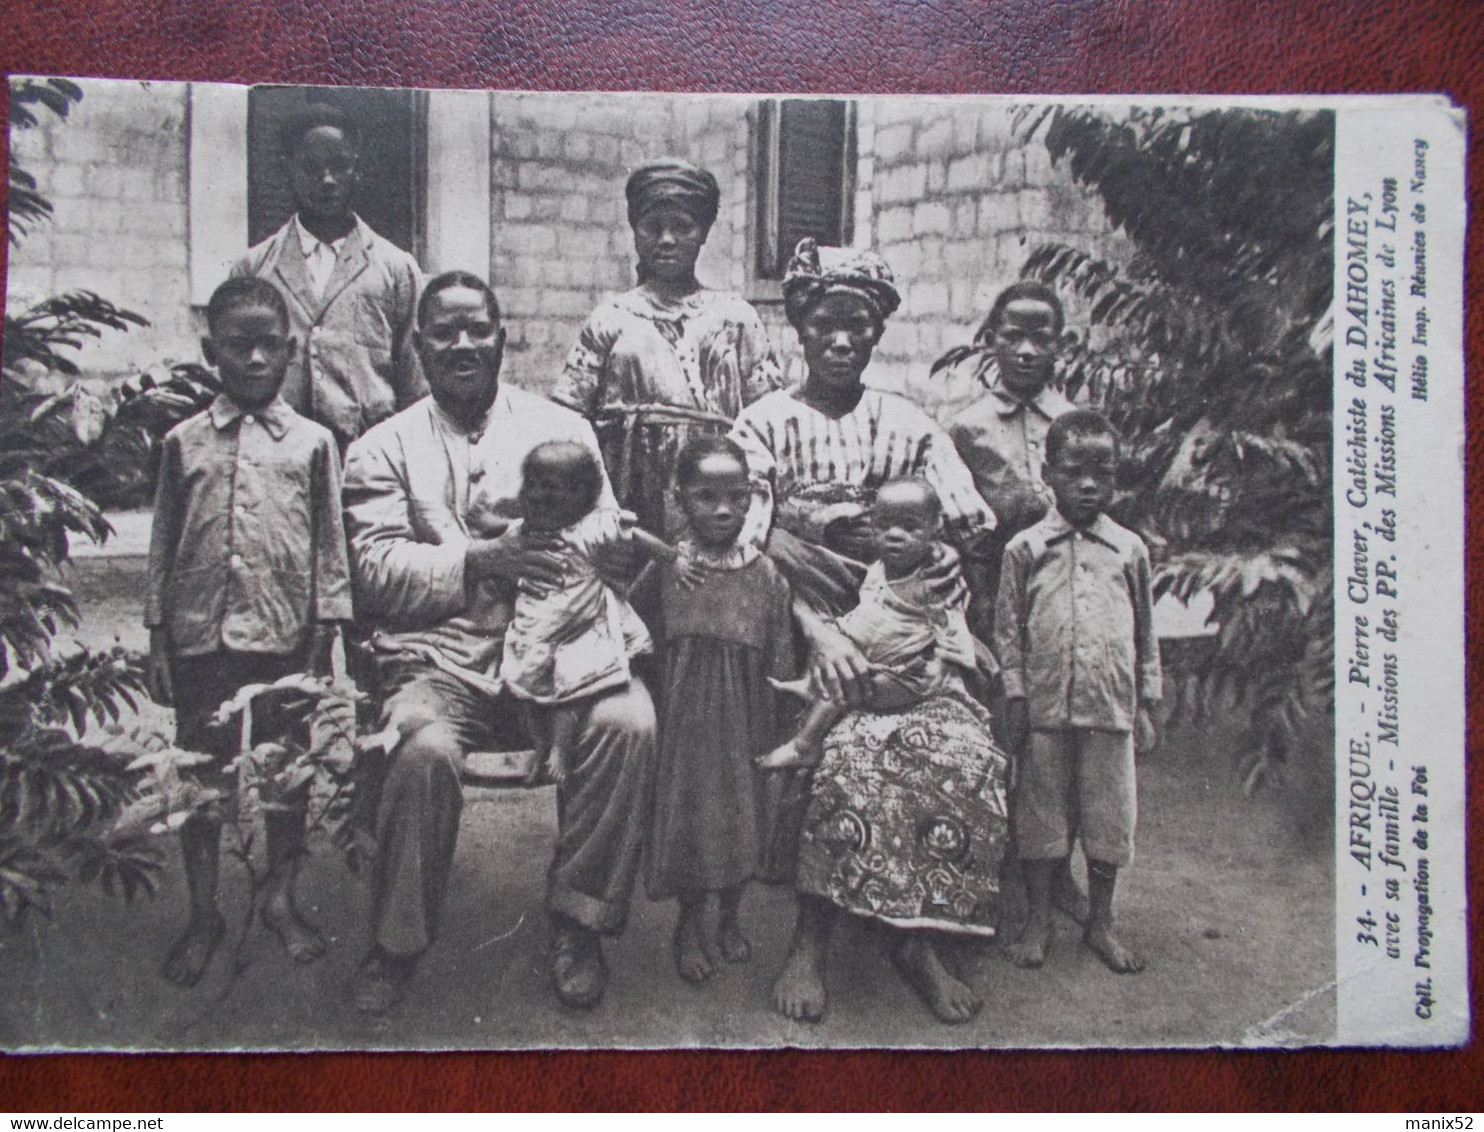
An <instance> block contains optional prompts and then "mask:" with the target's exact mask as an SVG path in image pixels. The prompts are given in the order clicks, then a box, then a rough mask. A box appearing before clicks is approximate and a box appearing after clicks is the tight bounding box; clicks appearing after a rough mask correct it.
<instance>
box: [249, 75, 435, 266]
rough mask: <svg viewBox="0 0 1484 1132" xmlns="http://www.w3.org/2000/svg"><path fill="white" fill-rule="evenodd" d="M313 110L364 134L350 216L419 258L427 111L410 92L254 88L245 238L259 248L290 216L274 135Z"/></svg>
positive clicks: (291, 205) (290, 197)
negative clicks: (322, 108) (320, 107)
mask: <svg viewBox="0 0 1484 1132" xmlns="http://www.w3.org/2000/svg"><path fill="white" fill-rule="evenodd" d="M312 102H324V103H328V104H329V105H331V106H334V107H336V108H337V109H339V110H340V111H341V112H342V113H344V114H345V115H346V117H348V118H349V119H350V120H351V121H352V122H354V123H355V124H356V126H357V128H358V129H359V130H360V132H361V147H360V155H361V156H360V180H359V182H358V184H357V185H356V191H355V197H354V202H355V210H356V212H358V213H359V214H360V215H361V217H362V219H364V220H365V221H366V223H367V224H369V225H371V227H372V228H373V229H375V231H376V232H377V233H378V234H379V235H382V236H385V237H386V238H387V239H388V240H390V241H391V242H392V243H394V244H396V245H397V246H398V247H400V248H402V249H404V250H406V251H409V252H412V253H413V254H414V255H417V254H419V253H420V251H421V247H420V246H419V245H420V244H421V239H420V234H421V223H422V201H421V195H422V177H423V168H424V164H425V162H424V158H423V151H422V147H423V144H424V141H423V138H424V134H425V131H424V130H423V129H422V128H421V127H422V124H423V114H424V112H425V111H424V108H423V107H422V105H421V103H420V101H419V92H417V91H411V90H381V89H375V88H371V89H348V88H339V87H294V86H255V87H253V88H252V90H250V91H249V92H248V95H247V231H248V238H249V242H250V243H253V244H257V243H258V242H259V241H261V240H264V239H266V238H267V237H269V236H271V235H272V234H273V233H274V232H276V231H277V230H278V229H279V228H280V227H281V226H282V225H283V224H284V222H285V221H287V220H288V218H289V217H290V216H292V215H293V214H294V198H293V195H292V193H291V192H290V190H289V185H288V179H287V177H286V176H285V174H284V169H283V163H282V161H281V160H280V159H279V153H278V135H279V130H280V128H281V127H282V126H283V124H284V123H285V122H286V121H288V119H289V118H291V117H292V116H293V115H294V114H297V113H298V112H299V111H301V110H303V109H304V108H305V107H306V106H308V105H309V104H310V103H312Z"/></svg>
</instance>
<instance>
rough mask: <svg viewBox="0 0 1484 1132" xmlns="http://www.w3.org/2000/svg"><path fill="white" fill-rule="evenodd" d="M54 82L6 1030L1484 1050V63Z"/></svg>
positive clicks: (663, 1043)
mask: <svg viewBox="0 0 1484 1132" xmlns="http://www.w3.org/2000/svg"><path fill="white" fill-rule="evenodd" d="M9 81H10V107H11V110H10V123H9V129H10V161H11V164H10V170H9V209H8V215H7V222H8V232H9V240H10V247H9V260H8V264H9V267H8V278H7V280H6V305H5V335H4V374H3V383H0V572H3V576H4V578H5V585H4V586H3V587H0V602H3V614H0V1049H4V1050H8V1051H48V1050H131V1051H132V1050H285V1051H297V1050H344V1049H353V1050H355V1049H365V1050H381V1049H405V1050H457V1049H475V1050H484V1049H520V1048H568V1049H573V1048H575V1049H607V1048H619V1049H626V1048H677V1047H679V1048H691V1047H694V1048H765V1049H772V1048H791V1047H803V1048H861V1047H881V1048H898V1049H910V1048H1035V1047H1061V1048H1113V1047H1116V1048H1143V1047H1212V1046H1218V1047H1296V1046H1312V1045H1336V1044H1341V1045H1358V1044H1361V1045H1363V1044H1397V1045H1423V1046H1427V1045H1454V1044H1458V1043H1460V1042H1463V1041H1466V1040H1467V1037H1468V1033H1469V1026H1470V1017H1469V1003H1468V995H1467V972H1466V956H1467V937H1466V908H1465V898H1464V884H1463V847H1464V808H1463V789H1462V783H1463V762H1464V750H1463V698H1464V697H1463V684H1462V677H1463V664H1464V659H1463V628H1462V615H1463V565H1462V546H1463V488H1462V484H1463V472H1462V456H1461V450H1460V448H1459V445H1460V444H1461V441H1462V429H1463V423H1462V404H1463V393H1462V382H1463V366H1462V347H1461V334H1462V293H1463V292H1462V275H1463V268H1462V258H1461V255H1462V252H1461V243H1462V232H1463V196H1462V168H1463V157H1462V154H1463V142H1462V128H1463V127H1462V115H1461V113H1460V112H1458V111H1456V110H1454V109H1452V108H1450V107H1449V106H1448V104H1447V103H1446V102H1444V101H1442V100H1433V99H1425V98H1411V99H1407V98H1401V99H1392V100H1385V99H1353V100H1346V99H1341V98H1331V99H1303V98H1293V99H1287V100H1284V99H1279V98H1268V99H1258V98H1251V99H1235V98H1231V99H1225V100H1219V99H1214V98H1198V97H1192V96H1185V97H1181V98H1173V97H1172V98H1168V99H1159V98H1151V97H1148V96H1139V97H1138V98H1133V97H1129V98H1123V99H1109V98H1098V99H1090V98H1089V99H1081V100H1078V99H1073V98H1064V97H1058V98H1034V97H1030V96H1027V97H1024V98H1010V97H986V96H958V97H945V96H933V97H929V96H895V95H893V96H886V95H861V96H850V95H844V94H842V95H839V96H833V97H818V96H809V97H802V96H771V95H768V94H752V95H743V94H728V95H679V94H596V93H593V94H582V93H521V92H510V91H475V90H421V89H389V88H355V87H293V86H281V85H271V86H270V85H261V86H252V87H247V86H233V85H226V84H216V83H203V82H190V83H187V82H160V81H150V82H145V81H124V80H101V79H67V78H62V77H54V76H32V77H11V78H10V80H9ZM893 634H895V636H894V635H893ZM909 646H910V647H909Z"/></svg>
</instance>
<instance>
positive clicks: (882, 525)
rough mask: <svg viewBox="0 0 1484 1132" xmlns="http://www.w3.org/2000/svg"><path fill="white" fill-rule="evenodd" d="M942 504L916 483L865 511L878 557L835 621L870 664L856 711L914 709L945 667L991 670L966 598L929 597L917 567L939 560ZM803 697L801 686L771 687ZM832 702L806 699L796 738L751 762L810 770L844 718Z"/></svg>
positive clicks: (893, 489)
mask: <svg viewBox="0 0 1484 1132" xmlns="http://www.w3.org/2000/svg"><path fill="white" fill-rule="evenodd" d="M942 524H943V516H942V505H941V504H940V503H939V502H938V495H937V492H935V491H934V490H933V489H932V487H931V486H929V485H928V484H927V483H926V482H925V481H923V480H915V479H899V480H892V481H890V482H888V483H885V484H882V485H881V488H880V490H878V491H877V493H876V501H875V503H874V504H873V505H872V507H871V531H872V537H873V539H874V542H875V547H876V554H877V559H876V562H875V564H874V565H872V566H871V568H870V569H869V570H868V571H867V572H866V579H865V581H864V582H863V583H861V591H860V604H859V605H857V606H856V607H855V608H854V609H852V610H850V611H849V612H848V613H846V614H845V615H844V616H842V617H841V618H840V619H839V628H840V631H841V632H843V633H844V634H845V635H846V636H847V637H849V638H850V639H851V640H852V641H854V642H855V643H856V645H857V646H859V648H860V650H861V652H862V654H863V655H864V656H865V658H866V660H867V661H869V662H870V664H871V676H870V681H869V692H868V696H867V699H866V702H865V703H864V704H863V705H862V706H864V707H866V708H868V709H869V710H871V711H894V710H898V709H901V708H905V707H910V706H912V705H914V704H918V703H921V702H922V701H923V700H924V699H926V698H927V697H928V696H931V695H933V694H935V693H937V692H939V691H941V690H943V686H944V680H945V678H946V677H947V675H948V671H949V670H948V669H947V668H945V664H948V665H957V666H958V667H959V668H961V669H964V670H967V671H973V670H974V669H975V668H976V666H977V664H978V661H979V660H981V659H982V660H983V661H984V662H985V663H986V664H987V665H990V666H992V664H993V661H992V659H991V658H990V655H989V650H988V649H987V648H986V647H985V646H984V645H983V644H982V643H980V642H979V641H976V640H975V639H974V638H973V636H971V635H970V633H969V626H968V622H967V621H966V620H965V617H964V611H965V609H966V608H967V606H968V595H967V592H966V591H963V590H962V589H960V591H959V592H960V593H961V594H962V597H961V598H960V599H959V600H958V601H955V602H952V603H950V604H948V605H945V604H943V603H942V602H941V601H938V600H936V599H935V597H934V596H933V595H934V594H935V593H937V592H940V590H939V589H938V586H939V583H936V582H935V583H934V586H933V588H932V589H931V590H930V588H929V586H928V584H927V583H925V582H924V580H923V569H924V567H931V566H933V565H936V564H939V563H941V562H942V561H943V560H944V555H945V551H946V548H945V547H944V546H943V544H942V543H941V542H939V541H938V537H939V535H940V534H941V531H942ZM775 687H777V688H778V689H779V690H781V691H787V692H792V693H794V694H796V695H801V696H805V697H807V696H808V695H809V684H808V681H806V680H799V681H794V682H792V683H786V684H785V683H778V684H775ZM846 711H847V709H846V707H845V705H844V704H843V703H840V702H839V701H836V700H831V699H825V698H819V699H815V700H812V701H811V703H810V705H809V708H808V710H807V712H806V714H805V716H804V720H803V722H802V723H801V724H800V726H799V731H798V734H797V735H795V736H794V738H793V739H791V740H789V741H788V742H787V743H785V744H783V746H781V747H778V748H777V749H775V750H773V751H772V752H770V753H769V754H767V755H765V756H764V757H762V758H760V759H759V760H758V766H760V767H761V768H762V769H763V770H784V769H789V768H793V767H806V766H815V765H817V764H818V763H819V761H820V760H821V759H822V758H824V738H825V736H826V735H827V734H829V731H830V729H831V728H832V727H834V726H835V724H837V723H839V722H840V720H841V719H843V718H844V717H845V714H846Z"/></svg>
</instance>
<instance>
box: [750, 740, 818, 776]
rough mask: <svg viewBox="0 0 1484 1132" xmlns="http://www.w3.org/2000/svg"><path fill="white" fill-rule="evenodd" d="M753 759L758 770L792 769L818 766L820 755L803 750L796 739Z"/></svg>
mask: <svg viewBox="0 0 1484 1132" xmlns="http://www.w3.org/2000/svg"><path fill="white" fill-rule="evenodd" d="M821 754H822V753H821ZM755 761H756V762H757V768H758V769H759V770H793V769H794V768H795V767H805V766H818V765H819V761H820V757H819V756H816V755H815V754H813V752H810V751H805V750H804V749H803V748H801V747H800V746H799V744H798V741H797V740H790V741H789V742H787V743H785V744H783V746H781V747H775V748H774V749H773V750H771V751H769V752H768V753H767V754H766V755H760V756H758V758H757V759H756V760H755Z"/></svg>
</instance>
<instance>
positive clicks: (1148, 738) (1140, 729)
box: [1134, 704, 1159, 755]
mask: <svg viewBox="0 0 1484 1132" xmlns="http://www.w3.org/2000/svg"><path fill="white" fill-rule="evenodd" d="M1157 750H1159V725H1158V724H1157V723H1155V719H1154V708H1153V705H1151V704H1140V705H1139V714H1138V717H1137V719H1135V721H1134V752H1135V753H1136V754H1140V755H1150V754H1153V753H1154V752H1155V751H1157Z"/></svg>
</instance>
